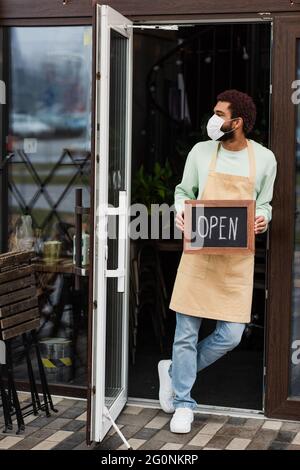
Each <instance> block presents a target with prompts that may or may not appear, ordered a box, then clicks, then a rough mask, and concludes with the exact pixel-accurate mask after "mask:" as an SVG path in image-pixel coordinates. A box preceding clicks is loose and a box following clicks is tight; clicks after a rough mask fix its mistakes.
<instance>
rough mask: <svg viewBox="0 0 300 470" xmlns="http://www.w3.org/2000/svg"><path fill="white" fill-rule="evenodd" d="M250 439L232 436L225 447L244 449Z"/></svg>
mask: <svg viewBox="0 0 300 470" xmlns="http://www.w3.org/2000/svg"><path fill="white" fill-rule="evenodd" d="M250 442H251V439H240V438H239V437H234V438H233V439H232V441H231V442H229V444H228V446H227V447H226V449H227V450H245V449H246V448H247V447H248V445H249V444H250Z"/></svg>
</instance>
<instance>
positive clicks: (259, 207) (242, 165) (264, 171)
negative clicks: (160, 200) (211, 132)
mask: <svg viewBox="0 0 300 470" xmlns="http://www.w3.org/2000/svg"><path fill="white" fill-rule="evenodd" d="M250 140H251V142H252V144H253V150H254V155H255V162H256V177H255V190H254V194H253V199H255V200H256V215H263V216H264V217H265V218H266V219H267V221H268V222H269V221H270V220H271V218H272V206H271V205H270V202H271V201H272V197H273V186H274V181H275V178H276V172H277V161H276V159H275V155H274V153H273V152H272V151H271V150H269V149H267V148H266V147H264V146H263V145H261V144H259V143H258V142H255V141H254V140H252V139H250ZM217 145H218V142H216V141H214V140H207V141H204V142H198V143H197V144H195V145H194V146H193V147H192V149H191V150H190V152H189V154H188V156H187V159H186V162H185V167H184V171H183V176H182V180H181V182H180V183H179V184H178V185H177V186H176V187H175V192H174V199H175V201H174V204H175V209H176V211H177V212H179V211H181V210H183V208H184V200H185V199H196V198H197V196H198V194H202V191H203V189H204V186H205V183H206V178H207V176H208V169H209V164H210V161H211V158H212V156H213V153H214V151H215V150H216V147H217ZM216 171H217V172H218V171H219V172H222V173H231V174H235V175H241V176H249V158H248V151H247V148H245V149H243V150H239V151H229V150H226V149H225V148H224V147H223V146H222V145H221V147H220V150H219V153H218V156H217V162H216Z"/></svg>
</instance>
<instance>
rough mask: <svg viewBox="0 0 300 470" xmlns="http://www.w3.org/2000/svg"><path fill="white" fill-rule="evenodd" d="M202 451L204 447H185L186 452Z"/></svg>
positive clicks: (187, 445)
mask: <svg viewBox="0 0 300 470" xmlns="http://www.w3.org/2000/svg"><path fill="white" fill-rule="evenodd" d="M201 449H202V447H198V446H190V445H189V444H186V445H185V446H184V450H191V451H193V450H195V451H197V450H201Z"/></svg>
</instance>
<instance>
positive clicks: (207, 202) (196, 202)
mask: <svg viewBox="0 0 300 470" xmlns="http://www.w3.org/2000/svg"><path fill="white" fill-rule="evenodd" d="M255 205H256V201H255V200H254V199H241V200H232V199H187V200H185V201H184V234H183V251H184V252H185V253H195V252H196V253H197V252H198V253H199V252H202V253H207V254H226V253H227V254H233V253H239V254H241V253H245V254H246V253H253V254H254V253H255V233H254V218H255ZM194 206H200V207H201V206H202V207H246V208H247V222H248V223H247V246H245V247H233V246H231V247H199V246H198V247H197V246H196V247H193V246H191V242H190V236H189V234H190V233H191V222H192V208H193V207H194Z"/></svg>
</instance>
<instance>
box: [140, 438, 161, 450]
mask: <svg viewBox="0 0 300 470" xmlns="http://www.w3.org/2000/svg"><path fill="white" fill-rule="evenodd" d="M163 445H164V442H162V441H158V440H157V439H155V436H154V437H153V438H152V439H149V441H146V442H145V443H144V444H143V445H142V446H141V447H140V448H139V450H160V449H161V448H162V446H163Z"/></svg>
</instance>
